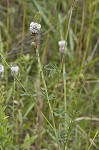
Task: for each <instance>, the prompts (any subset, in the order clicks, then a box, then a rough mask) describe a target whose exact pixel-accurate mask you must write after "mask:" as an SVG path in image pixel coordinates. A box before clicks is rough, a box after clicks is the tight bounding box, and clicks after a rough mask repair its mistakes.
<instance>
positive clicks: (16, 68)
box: [11, 66, 19, 75]
mask: <svg viewBox="0 0 99 150" xmlns="http://www.w3.org/2000/svg"><path fill="white" fill-rule="evenodd" d="M11 71H12V73H13V74H15V75H18V72H19V66H11Z"/></svg>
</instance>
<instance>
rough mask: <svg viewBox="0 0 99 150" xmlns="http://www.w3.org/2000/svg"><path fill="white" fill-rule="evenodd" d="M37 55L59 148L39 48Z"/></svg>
mask: <svg viewBox="0 0 99 150" xmlns="http://www.w3.org/2000/svg"><path fill="white" fill-rule="evenodd" d="M36 55H37V60H38V66H39V72H40V74H41V77H42V81H43V85H44V88H45V92H46V97H47V101H48V105H49V109H50V112H51V116H52V122H53V126H54V129H55V130H54V132H55V136H56V139H57V144H58V146H59V140H58V137H57V131H56V126H55V121H54V116H53V110H52V107H51V104H50V100H49V95H48V91H47V85H46V82H45V77H44V73H43V70H42V65H41V61H40V56H39V51H38V47H37V48H36ZM59 150H60V146H59Z"/></svg>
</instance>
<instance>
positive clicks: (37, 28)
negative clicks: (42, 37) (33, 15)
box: [30, 22, 41, 34]
mask: <svg viewBox="0 0 99 150" xmlns="http://www.w3.org/2000/svg"><path fill="white" fill-rule="evenodd" d="M40 29H41V24H38V23H36V22H31V23H30V32H31V34H37V33H38V32H39V31H40Z"/></svg>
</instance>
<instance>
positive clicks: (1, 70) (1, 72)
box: [0, 64, 4, 75]
mask: <svg viewBox="0 0 99 150" xmlns="http://www.w3.org/2000/svg"><path fill="white" fill-rule="evenodd" d="M0 74H1V75H3V74H4V66H3V65H1V64H0Z"/></svg>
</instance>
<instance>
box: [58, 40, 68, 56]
mask: <svg viewBox="0 0 99 150" xmlns="http://www.w3.org/2000/svg"><path fill="white" fill-rule="evenodd" d="M58 45H59V51H60V53H63V52H64V50H65V46H66V45H67V42H66V41H65V40H61V41H59V42H58Z"/></svg>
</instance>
